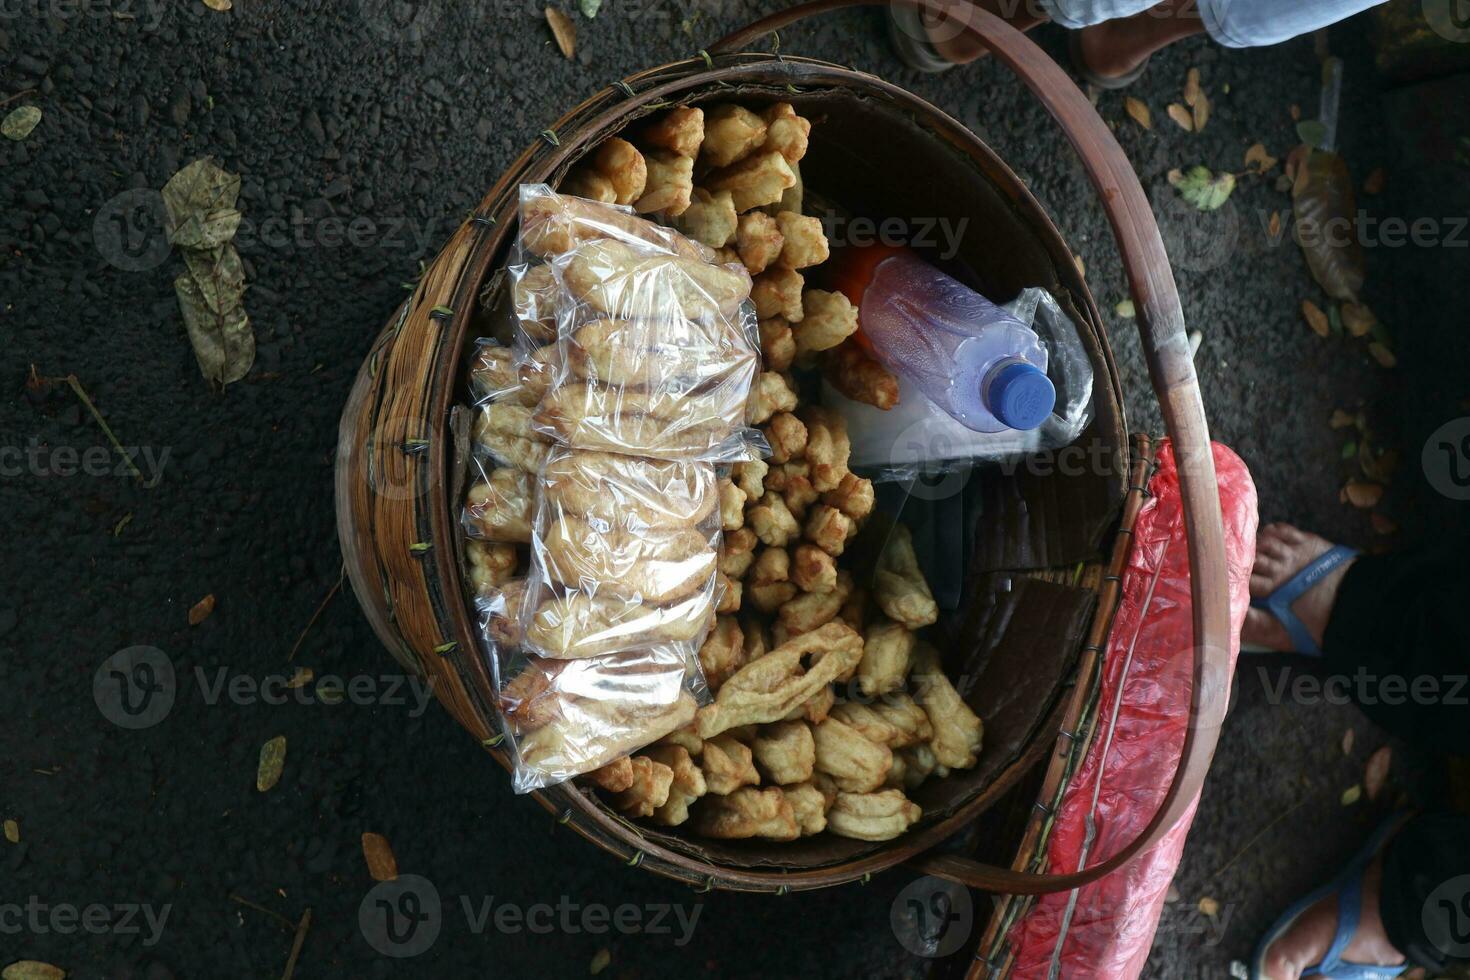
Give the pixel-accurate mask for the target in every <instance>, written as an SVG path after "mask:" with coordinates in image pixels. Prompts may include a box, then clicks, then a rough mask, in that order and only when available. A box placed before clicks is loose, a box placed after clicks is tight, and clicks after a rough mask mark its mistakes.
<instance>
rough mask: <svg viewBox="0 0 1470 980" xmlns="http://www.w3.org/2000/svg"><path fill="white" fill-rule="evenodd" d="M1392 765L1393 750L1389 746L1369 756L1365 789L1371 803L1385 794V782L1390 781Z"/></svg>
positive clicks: (1365, 770)
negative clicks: (1389, 775)
mask: <svg viewBox="0 0 1470 980" xmlns="http://www.w3.org/2000/svg"><path fill="white" fill-rule="evenodd" d="M1392 763H1393V749H1391V748H1389V747H1388V746H1387V745H1385V746H1384V747H1383V748H1381V749H1379V750H1378V751H1377V752H1374V753H1373V754H1372V755H1370V756H1368V764H1367V765H1365V766H1364V767H1363V789H1364V790H1365V791H1366V792H1367V794H1368V799H1369V801H1370V802H1371V801H1372V800H1376V799H1378V794H1379V793H1381V792H1383V782H1384V780H1386V779H1388V767H1389V766H1390V765H1392Z"/></svg>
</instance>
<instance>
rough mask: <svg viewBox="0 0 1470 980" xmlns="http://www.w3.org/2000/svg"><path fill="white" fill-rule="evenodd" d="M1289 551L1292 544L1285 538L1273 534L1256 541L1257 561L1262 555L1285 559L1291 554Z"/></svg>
mask: <svg viewBox="0 0 1470 980" xmlns="http://www.w3.org/2000/svg"><path fill="white" fill-rule="evenodd" d="M1291 552H1292V546H1291V545H1290V544H1289V543H1287V541H1286V539H1284V538H1282V537H1280V536H1278V535H1274V534H1273V535H1271V536H1269V537H1264V538H1261V539H1259V540H1258V541H1256V559H1257V560H1258V561H1259V560H1260V558H1261V556H1262V555H1265V556H1266V557H1268V558H1274V559H1276V560H1278V561H1285V560H1286V559H1287V558H1289V557H1290V556H1291Z"/></svg>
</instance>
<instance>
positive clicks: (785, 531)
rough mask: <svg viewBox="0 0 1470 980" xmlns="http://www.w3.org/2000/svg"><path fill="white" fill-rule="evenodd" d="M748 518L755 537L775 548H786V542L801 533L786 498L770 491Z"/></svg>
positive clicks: (750, 512)
mask: <svg viewBox="0 0 1470 980" xmlns="http://www.w3.org/2000/svg"><path fill="white" fill-rule="evenodd" d="M746 518H747V520H749V521H750V528H751V530H753V531H754V532H755V536H756V537H758V538H760V539H761V541H763V542H765V543H766V544H768V545H770V546H771V547H773V548H781V547H784V546H785V545H786V542H788V541H790V540H791V539H792V538H794V537H796V535H798V534H800V533H801V525H800V524H798V523H796V518H795V517H793V516H792V514H791V510H790V509H789V508H788V507H787V506H786V500H785V498H783V497H782V496H781V495H780V494H778V493H775V492H773V491H770V490H767V491H766V494H765V496H763V497H761V500H760V503H759V504H757V505H756V506H754V507H752V508H751V509H750V511H749V513H747V514H746Z"/></svg>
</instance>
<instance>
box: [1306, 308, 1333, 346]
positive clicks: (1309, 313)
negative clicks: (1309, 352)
mask: <svg viewBox="0 0 1470 980" xmlns="http://www.w3.org/2000/svg"><path fill="white" fill-rule="evenodd" d="M1302 316H1303V317H1304V318H1306V321H1307V326H1309V327H1311V328H1312V332H1313V333H1315V334H1316V335H1317V336H1319V337H1325V336H1327V335H1328V334H1329V333H1330V332H1331V331H1332V327H1331V325H1330V324H1329V323H1328V322H1327V314H1326V313H1323V312H1322V307H1320V306H1318V305H1317V304H1316V303H1313V302H1312V301H1311V300H1309V299H1304V300H1302Z"/></svg>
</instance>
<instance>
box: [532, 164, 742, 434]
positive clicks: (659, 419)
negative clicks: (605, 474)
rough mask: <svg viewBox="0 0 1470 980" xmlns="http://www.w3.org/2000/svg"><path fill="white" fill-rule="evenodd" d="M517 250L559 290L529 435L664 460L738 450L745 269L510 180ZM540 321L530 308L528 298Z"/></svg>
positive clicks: (539, 361)
mask: <svg viewBox="0 0 1470 980" xmlns="http://www.w3.org/2000/svg"><path fill="white" fill-rule="evenodd" d="M521 222H522V232H521V243H522V245H521V248H522V252H523V253H533V254H536V255H540V256H542V257H545V258H546V260H547V262H546V265H545V266H542V267H539V268H547V269H550V270H551V272H550V275H551V276H552V277H553V278H554V280H555V282H556V283H557V285H558V287H559V291H558V293H557V301H556V302H557V305H556V323H557V340H556V351H555V353H552V352H550V351H548V350H546V346H549V345H543V346H542V347H538V348H535V349H530V348H529V346H528V349H527V350H526V351H524V352H523V357H522V362H523V363H525V364H527V365H528V366H531V365H534V366H535V368H536V371H537V377H538V379H539V378H540V377H542V376H544V375H542V374H541V373H540V371H541V366H543V365H550V366H551V369H550V372H549V375H550V377H549V382H548V386H547V389H546V391H545V393H544V394H543V396H542V398H541V401H540V404H539V406H538V409H537V411H536V414H535V422H534V425H535V429H536V431H538V432H540V433H541V434H542V435H544V436H546V437H548V438H553V439H556V440H557V441H559V442H562V443H564V444H565V445H568V446H572V447H574V448H578V449H594V450H604V451H609V452H619V453H628V454H631V455H639V456H652V457H658V458H665V459H676V458H677V459H705V460H730V459H742V458H749V457H750V456H751V455H752V449H751V447H759V445H760V435H759V433H758V432H757V431H756V430H754V429H752V428H750V426H749V425H748V420H749V417H750V410H751V393H752V387H753V385H754V382H755V379H756V376H757V374H758V373H759V371H760V344H759V332H758V327H757V324H756V320H755V311H754V305H753V304H752V303H750V302H749V297H750V288H751V280H750V274H749V273H748V272H746V271H745V268H744V267H743V266H741V265H739V264H731V265H716V264H713V259H714V253H713V252H712V251H711V250H710V249H708V248H707V247H706V246H703V245H700V244H698V243H697V242H692V241H689V240H688V239H686V238H684V237H683V236H682V235H680V234H678V233H677V232H674V231H671V230H669V229H666V228H661V227H659V226H657V225H653V224H651V223H650V222H647V221H644V220H643V219H640V218H636V217H634V216H632V215H631V214H625V213H623V212H621V211H619V210H618V209H616V208H614V207H611V206H609V205H603V204H596V203H593V202H589V201H580V200H578V199H577V198H569V197H564V196H562V195H557V194H554V193H552V192H551V191H550V190H549V189H548V188H546V187H545V186H544V185H528V186H523V187H522V188H521ZM534 305H535V314H536V315H537V316H540V315H541V313H542V306H543V304H542V303H541V302H540V299H539V297H538V299H537V300H536V302H535V304H534Z"/></svg>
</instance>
